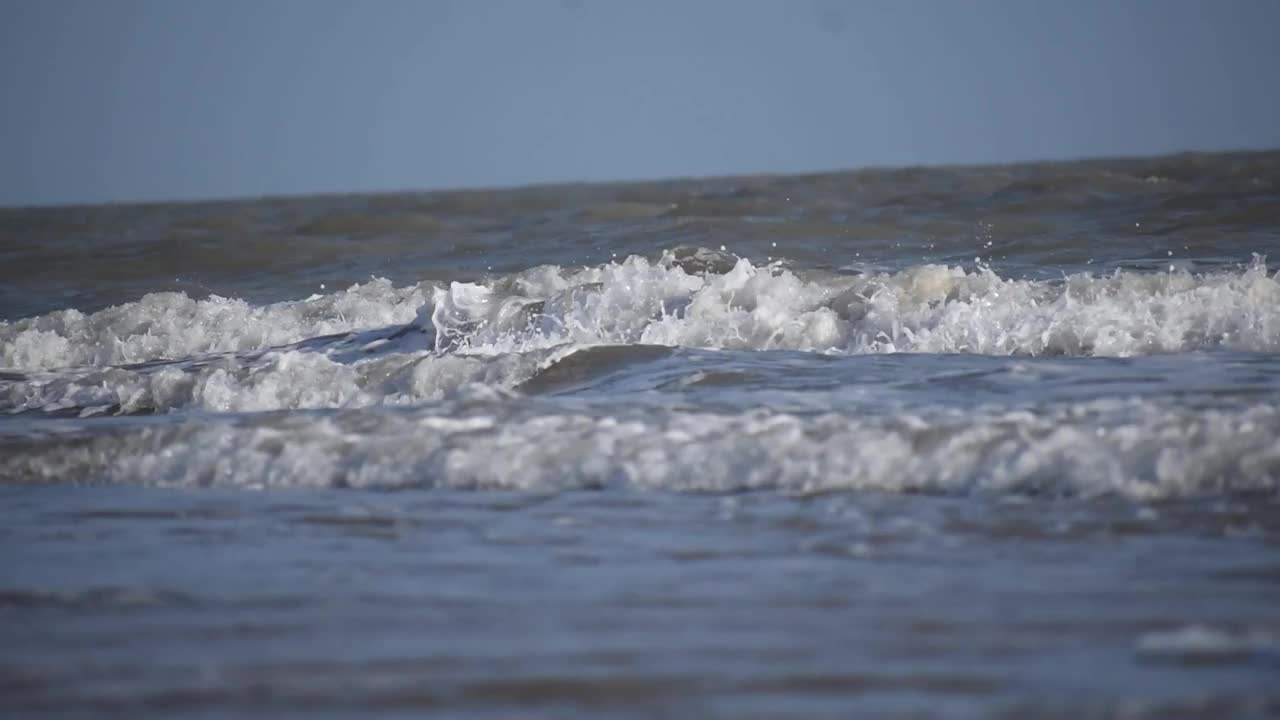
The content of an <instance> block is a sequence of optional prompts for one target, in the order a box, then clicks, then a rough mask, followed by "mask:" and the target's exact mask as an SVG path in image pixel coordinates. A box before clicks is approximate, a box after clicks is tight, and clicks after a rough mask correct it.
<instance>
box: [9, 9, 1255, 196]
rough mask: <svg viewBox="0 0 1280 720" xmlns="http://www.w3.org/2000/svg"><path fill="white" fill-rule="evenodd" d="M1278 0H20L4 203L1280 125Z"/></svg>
mask: <svg viewBox="0 0 1280 720" xmlns="http://www.w3.org/2000/svg"><path fill="white" fill-rule="evenodd" d="M1277 27H1280V2H1274V1H1273V0H1256V1H1253V0H1234V1H1233V0H1226V1H1224V2H1211V1H1209V0H1200V1H1191V0H1070V1H1066V0H929V1H926V0H877V1H866V2H863V1H859V0H368V1H365V2H358V1H357V0H109V1H107V0H103V1H99V0H0V205H26V204H63V203H83V202H121V201H133V200H162V199H198V198H211V197H243V196H257V195H264V194H271V195H276V194H305V193H315V192H352V191H372V190H401V189H404V190H408V189H441V188H453V187H489V186H505V185H519V184H528V183H538V182H553V181H592V180H611V179H639V178H663V177H678V176H690V175H694V176H706V175H725V174H740V173H766V172H767V173H785V172H802V171H811V170H826V169H840V168H856V167H864V166H871V165H879V166H883V165H919V164H952V163H977V162H1012V161H1018V160H1028V159H1042V158H1073V157H1096V156H1108V155H1146V154H1159V153H1167V152H1175V151H1182V150H1217V149H1250V148H1271V147H1278V146H1280V89H1278V88H1280V80H1277V76H1276V72H1277V71H1276V68H1280V42H1276V36H1275V30H1276V28H1277Z"/></svg>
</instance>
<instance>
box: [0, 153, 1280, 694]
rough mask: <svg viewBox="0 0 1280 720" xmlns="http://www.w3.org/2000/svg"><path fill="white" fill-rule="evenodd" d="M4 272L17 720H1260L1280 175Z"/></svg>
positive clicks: (27, 255)
mask: <svg viewBox="0 0 1280 720" xmlns="http://www.w3.org/2000/svg"><path fill="white" fill-rule="evenodd" d="M0 233H2V236H3V238H4V243H3V244H2V245H0V248H2V249H0V317H2V318H5V319H3V320H0V413H3V415H0V495H2V496H3V498H4V502H3V503H2V507H3V510H0V512H2V513H3V518H0V566H2V567H4V568H5V569H4V570H3V573H2V574H0V618H3V620H0V640H3V642H0V687H3V688H4V692H3V693H0V694H2V695H3V697H4V698H5V699H4V700H0V710H4V711H5V712H11V713H16V714H18V715H24V716H25V715H29V714H33V713H44V712H47V713H55V712H56V713H63V712H80V713H84V714H90V715H95V716H98V715H103V714H120V715H136V714H138V713H140V712H144V713H147V714H157V715H164V714H174V715H182V716H190V715H210V716H226V715H236V714H244V713H250V714H260V715H272V716H315V715H331V716H366V715H370V714H383V715H396V714H405V715H418V714H421V713H423V712H428V711H430V712H442V713H446V714H449V715H461V716H474V717H511V716H513V714H514V715H518V716H520V717H612V716H633V717H655V716H670V717H690V716H700V717H845V716H848V715H849V713H851V712H853V713H860V714H872V715H875V716H879V717H897V716H910V717H918V716H925V717H991V716H1007V717H1082V716H1086V717H1087V716H1100V717H1110V716H1124V717H1184V716H1189V717H1233V716H1238V717H1264V716H1270V715H1280V693H1277V691H1276V690H1275V686H1276V683H1275V679H1276V678H1277V677H1280V612H1277V610H1276V609H1275V608H1277V607H1280V564H1278V563H1277V560H1276V557H1277V555H1276V549H1277V541H1278V540H1280V493H1278V492H1277V489H1278V488H1280V440H1277V438H1280V353H1278V352H1277V351H1278V350H1280V275H1278V274H1277V272H1276V270H1274V269H1272V268H1271V267H1269V266H1268V264H1267V260H1266V257H1267V256H1268V255H1269V254H1270V255H1272V256H1274V255H1275V254H1276V253H1275V252H1274V250H1275V249H1276V248H1278V247H1280V155H1276V154H1270V153H1256V154H1239V155H1193V156H1178V157H1173V158H1156V159H1138V160H1115V161H1090V162H1080V163H1057V164H1040V165H1020V166H1004V167H985V168H941V169H905V170H868V171H859V172H853V173H843V174H828V175H819V176H805V177H764V178H736V179H735V178H730V179H716V180H698V181H674V182H660V183H634V184H616V185H596V186H571V187H554V188H530V189H517V190H502V191H474V192H459V193H435V194H400V195H382V196H343V197H316V198H299V199H264V200H254V201H236V202H224V203H206V204H194V205H156V206H112V207H98V208H52V209H9V210H0Z"/></svg>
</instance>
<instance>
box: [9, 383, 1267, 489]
mask: <svg viewBox="0 0 1280 720" xmlns="http://www.w3.org/2000/svg"><path fill="white" fill-rule="evenodd" d="M477 403H478V404H477ZM222 417H223V419H221V420H219V419H216V418H214V419H210V418H205V419H202V420H200V421H196V420H191V421H185V422H177V423H166V424H163V425H144V426H142V427H137V428H133V429H130V430H127V431H124V430H122V431H117V432H114V433H98V434H92V435H90V436H88V437H85V438H67V439H65V440H58V439H50V438H43V439H41V440H40V441H38V442H33V443H31V444H30V445H24V444H23V443H21V442H11V443H9V445H8V447H7V452H6V453H4V455H3V457H2V458H0V479H7V480H10V481H26V482H31V481H35V482H39V481H47V482H63V481H108V482H124V483H156V484H163V485H177V486H188V485H207V484H226V485H253V486H259V485H271V486H307V485H320V486H335V485H351V486H366V487H398V486H431V487H454V488H503V489H517V490H533V491H554V490H561V489H567V488H583V487H599V486H625V487H632V488H644V489H662V490H673V491H730V490H742V489H774V490H781V491H785V492H799V493H811V492H826V491H837V490H881V491H887V492H904V491H928V492H941V493H972V492H995V493H1007V492H1029V493H1044V494H1049V495H1060V494H1067V495H1093V494H1120V495H1125V496H1130V497H1136V498H1163V497H1176V496H1187V495H1198V494H1213V493H1219V492H1224V491H1244V490H1252V491H1264V492H1275V491H1276V489H1277V487H1280V443H1277V442H1276V441H1275V438H1276V437H1277V436H1280V409H1277V408H1275V407H1274V406H1270V405H1255V406H1250V407H1246V408H1242V409H1238V410H1231V411H1219V410H1199V411H1198V410H1191V409H1188V408H1185V407H1180V406H1177V405H1173V404H1170V403H1160V402H1154V401H1149V400H1136V399H1135V400H1128V401H1120V400H1108V401H1094V402H1091V403H1081V404H1070V405H1063V406H1060V407H1057V408H1055V409H1053V410H1046V411H1043V412H1039V413H1032V412H1027V411H1011V410H1007V409H999V408H989V409H979V410H975V411H972V412H960V411H955V410H946V409H938V410H934V411H924V412H915V413H899V414H896V415H893V416H879V417H877V416H858V415H847V414H839V413H826V414H822V415H816V416H803V415H793V414H788V413H781V412H772V411H764V410H760V411H755V412H749V413H743V414H728V415H726V414H716V413H709V412H688V411H677V410H649V411H644V412H641V411H635V412H630V413H624V414H620V415H608V414H604V415H602V414H595V413H582V412H565V411H551V412H548V411H547V409H546V408H543V409H542V411H541V412H532V411H530V410H529V409H528V408H523V409H522V408H518V407H517V408H513V407H512V406H510V405H509V404H505V403H492V402H488V403H487V402H485V401H469V405H468V406H467V407H462V406H452V407H444V408H436V409H435V410H432V411H426V410H419V411H415V412H409V413H406V412H392V411H387V410H377V411H345V412H342V413H338V414H330V415H326V416H320V417H317V416H305V415H286V416H270V415H266V416H261V415H260V416H222ZM250 418H253V419H250Z"/></svg>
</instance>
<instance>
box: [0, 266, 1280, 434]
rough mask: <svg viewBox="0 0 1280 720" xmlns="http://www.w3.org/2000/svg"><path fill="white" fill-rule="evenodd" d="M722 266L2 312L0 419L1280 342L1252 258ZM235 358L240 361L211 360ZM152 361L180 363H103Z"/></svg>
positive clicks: (1272, 299) (1278, 310) (1254, 347)
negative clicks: (642, 360) (751, 356)
mask: <svg viewBox="0 0 1280 720" xmlns="http://www.w3.org/2000/svg"><path fill="white" fill-rule="evenodd" d="M726 267H727V268H728V270H727V272H724V273H722V274H716V273H709V274H700V273H690V272H687V271H686V270H685V268H684V267H683V266H682V265H681V264H680V263H679V262H677V261H676V260H675V258H674V256H673V255H672V254H667V255H666V256H664V258H663V259H662V260H661V261H659V262H650V261H648V260H646V259H644V258H639V257H631V258H628V259H626V260H625V261H622V262H619V263H609V264H606V265H602V266H599V267H594V268H586V269H581V270H566V269H563V268H559V267H553V266H545V267H540V268H534V269H532V270H528V271H525V272H522V273H518V274H515V275H511V276H506V277H501V278H497V279H495V280H493V281H490V282H489V283H487V284H474V283H458V282H455V283H451V284H450V285H449V286H447V287H438V286H431V285H425V284H424V285H419V286H412V287H404V288H396V287H393V286H392V285H391V284H390V283H389V282H387V281H385V280H375V281H372V282H369V283H366V284H363V285H357V286H354V287H352V288H350V289H348V290H344V291H341V292H337V293H333V294H330V295H326V296H316V297H312V298H309V299H307V300H303V301H298V302H283V303H277V304H273V305H266V306H261V307H255V306H252V305H249V304H247V303H245V302H243V301H239V300H227V299H223V298H216V297H215V298H210V299H207V300H199V301H197V300H193V299H191V298H188V297H187V296H185V295H181V294H174V293H163V294H154V295H148V296H146V297H144V298H142V299H141V300H139V301H137V302H134V303H127V304H124V305H120V306H117V307H113V308H109V309H107V310H103V311H100V312H98V313H94V314H91V315H85V314H82V313H79V312H77V311H74V310H66V311H62V312H57V313H52V314H49V315H45V316H41V317H37V318H31V319H26V320H20V321H16V322H12V323H0V365H3V366H7V367H11V368H16V369H20V370H22V371H23V372H24V373H25V374H24V375H23V376H22V378H21V379H18V380H8V381H3V382H0V412H10V413H12V412H22V411H29V410H42V411H55V410H76V409H77V408H78V409H80V410H81V411H83V412H85V413H87V414H93V413H96V412H102V411H110V412H125V413H129V412H143V411H158V412H166V411H171V410H179V409H184V408H189V407H195V408H202V409H208V410H216V411H248V410H276V409H291V408H336V407H366V406H371V405H403V404H413V403H419V402H423V401H428V400H439V399H442V398H447V397H449V396H450V395H451V394H452V393H455V392H458V391H460V390H461V389H463V388H466V387H470V386H473V385H482V386H487V387H490V388H494V389H497V390H499V391H502V390H510V389H512V388H515V387H517V386H518V385H519V384H520V383H522V382H524V381H526V380H528V379H529V378H531V377H532V376H533V375H534V374H535V373H537V372H538V371H539V370H540V369H542V368H544V367H546V365H547V364H548V363H549V362H551V361H552V360H554V358H555V357H559V356H563V355H564V354H567V353H569V352H572V351H573V350H575V349H580V348H584V347H591V346H595V345H601V344H620V345H627V344H636V343H643V344H650V345H667V346H690V347H698V348H712V349H739V350H802V351H816V352H822V353H835V354H845V353H848V354H859V353H885V352H927V353H981V354H994V355H1009V354H1025V355H1105V356H1130V355H1141V354H1147V353H1158V352H1177V351H1194V350H1206V349H1215V348H1226V349H1236V350H1250V351H1275V350H1277V349H1280V275H1277V274H1271V273H1268V271H1267V269H1266V267H1265V265H1264V264H1263V263H1262V262H1261V260H1255V261H1254V262H1253V263H1252V264H1251V265H1249V266H1248V267H1246V268H1243V269H1239V270H1234V271H1228V270H1222V271H1218V272H1214V273H1206V274H1198V275H1197V274H1191V273H1188V272H1185V271H1173V272H1165V273H1154V274H1152V273H1132V272H1117V273H1114V274H1111V275H1107V276H1090V275H1073V276H1069V277H1066V278H1064V279H1063V280H1061V281H1058V282H1044V281H1031V280H1016V279H1006V278H1001V277H999V276H998V275H996V274H995V273H994V272H992V271H990V270H987V269H979V270H976V271H965V270H962V269H960V268H954V267H943V266H939V265H926V266H920V267H916V268H912V269H909V270H906V271H903V272H899V273H879V274H868V275H862V276H841V275H830V274H828V275H812V274H803V273H799V274H798V273H796V272H793V271H791V270H788V269H786V268H784V267H782V266H780V265H777V264H774V265H769V266H765V267H756V266H754V265H752V264H751V263H750V262H749V261H747V260H745V259H737V260H736V261H734V260H733V259H729V260H728V261H726V262H723V263H721V268H722V269H723V268H726ZM414 323H416V325H417V329H418V330H421V332H416V331H413V330H412V327H411V324H414ZM397 327H406V328H410V330H409V332H411V333H412V334H413V335H414V336H415V337H417V338H420V339H421V340H420V341H419V342H418V345H417V346H416V347H405V346H404V343H402V342H399V341H396V342H392V341H389V340H387V339H385V334H386V333H385V332H384V333H383V334H382V335H378V338H377V339H374V340H372V341H371V342H368V343H364V340H361V341H360V343H355V344H354V345H353V344H352V343H347V344H342V343H329V344H325V343H320V345H319V346H317V347H309V348H305V349H298V348H295V347H291V346H290V344H292V343H298V342H301V341H306V340H308V339H311V338H316V337H319V336H324V335H329V334H334V333H343V332H353V331H361V330H367V331H370V332H373V331H375V330H377V331H383V330H386V329H392V330H394V329H395V328H397ZM361 343H364V344H363V345H361ZM353 347H355V349H352V348H353ZM433 348H434V350H433ZM232 352H239V353H242V356H239V357H209V354H211V353H214V354H216V353H232ZM246 352H252V353H254V354H253V355H252V356H243V353H246ZM158 359H172V360H182V359H188V362H185V363H178V364H177V365H175V366H173V367H168V368H162V369H157V368H154V367H145V368H136V367H114V366H120V365H126V364H129V363H141V362H145V361H154V360H158ZM58 368H61V369H60V370H57V371H56V372H50V370H52V369H58Z"/></svg>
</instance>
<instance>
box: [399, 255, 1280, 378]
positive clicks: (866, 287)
mask: <svg viewBox="0 0 1280 720" xmlns="http://www.w3.org/2000/svg"><path fill="white" fill-rule="evenodd" d="M668 257H669V256H668ZM509 285H510V286H511V287H512V288H516V289H518V290H519V291H521V292H523V293H524V294H514V293H513V294H509V295H506V296H501V295H500V294H498V293H496V292H494V291H493V290H492V289H491V288H488V287H483V288H482V287H480V286H476V285H468V284H463V283H454V284H452V286H451V287H450V288H448V289H441V290H438V291H437V292H436V297H435V307H436V308H437V311H436V312H435V313H434V314H432V315H431V316H430V321H431V322H432V323H433V324H434V325H435V327H436V328H437V329H438V331H439V332H440V333H441V335H444V336H448V337H450V338H453V339H454V340H455V341H456V342H458V343H459V344H464V345H466V346H467V347H469V348H470V349H471V350H473V351H481V350H486V349H487V350H491V351H494V352H501V351H507V350H510V349H514V348H522V347H530V346H545V345H547V344H554V343H557V342H574V343H580V344H598V343H633V342H640V343H646V344H659V345H683V346H692V347H703V348H717V349H753V350H774V349H787V350H806V351H819V352H835V353H872V352H930V353H981V354H992V355H1011V354H1026V355H1045V354H1050V355H1097V356H1131V355H1141V354H1147V353H1156V352H1178V351H1189V350H1203V349H1213V348H1219V347H1222V348H1232V349H1239V350H1259V351H1260V350H1275V349H1277V348H1280V275H1277V274H1269V273H1268V272H1267V269H1266V266H1265V265H1264V264H1263V262H1262V261H1261V260H1255V261H1254V262H1253V263H1252V264H1251V265H1250V266H1248V267H1247V268H1245V269H1243V270H1239V271H1220V272H1216V273H1208V274H1201V275H1195V274H1192V273H1189V272H1186V271H1178V270H1174V271H1172V272H1165V273H1155V274H1149V273H1132V272H1117V273H1115V274H1112V275H1108V276H1101V277H1099V276H1092V275H1083V274H1081V275H1073V276H1069V277H1067V278H1064V279H1063V280H1062V281H1059V282H1045V281H1031V280H1016V279H1005V278H1001V277H1000V276H998V275H997V274H995V273H994V272H992V271H991V270H989V269H985V268H983V269H979V270H976V271H965V270H962V269H960V268H956V267H944V266H939V265H925V266H920V267H916V268H912V269H910V270H906V271H903V272H899V273H895V274H889V273H882V274H876V275H865V276H860V277H838V276H836V277H833V276H826V277H822V278H814V279H807V278H806V277H804V276H803V275H798V274H796V273H794V272H792V271H790V270H787V269H784V268H783V267H781V266H779V265H776V264H775V265H770V266H766V267H756V266H754V265H752V264H751V263H750V262H749V261H747V260H745V259H743V260H739V261H738V262H737V263H736V264H735V265H734V266H733V268H732V269H731V270H730V271H728V272H727V273H724V274H721V275H716V274H708V275H705V276H704V275H689V274H687V273H686V272H685V271H684V270H683V269H682V268H681V267H679V266H678V265H676V264H674V263H671V262H664V263H659V264H650V263H649V262H647V261H645V260H644V259H642V258H635V257H633V258H629V259H628V260H626V261H624V262H622V263H620V264H616V265H607V266H605V267H603V268H597V269H592V270H588V271H583V272H581V273H577V274H569V275H566V276H560V275H551V276H548V275H547V274H546V273H545V272H544V273H541V274H540V275H539V276H538V277H537V278H536V280H530V279H529V278H520V279H519V280H518V281H517V282H513V283H509ZM535 302H541V303H542V310H541V314H539V315H536V316H530V317H529V318H528V319H524V320H522V321H521V322H516V321H513V318H514V317H516V316H517V313H514V312H513V311H512V308H513V307H519V308H528V307H530V306H532V305H533V304H534V303H535ZM440 308H446V309H447V311H440V310H439V309H440ZM424 319H425V318H424Z"/></svg>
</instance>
